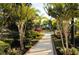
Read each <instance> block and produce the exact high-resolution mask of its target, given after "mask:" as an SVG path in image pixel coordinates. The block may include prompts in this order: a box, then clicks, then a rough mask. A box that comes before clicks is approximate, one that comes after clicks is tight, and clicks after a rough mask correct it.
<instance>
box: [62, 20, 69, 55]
mask: <svg viewBox="0 0 79 59" xmlns="http://www.w3.org/2000/svg"><path fill="white" fill-rule="evenodd" d="M68 26H69V24H68V21H64V26H63V29H64V35H65V43H66V54H69V49H68Z"/></svg>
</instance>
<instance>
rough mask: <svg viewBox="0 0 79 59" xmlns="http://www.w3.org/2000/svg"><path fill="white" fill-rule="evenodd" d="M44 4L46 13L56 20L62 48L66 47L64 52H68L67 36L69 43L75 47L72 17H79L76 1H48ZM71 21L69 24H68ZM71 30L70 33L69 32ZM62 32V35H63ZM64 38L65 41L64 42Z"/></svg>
mask: <svg viewBox="0 0 79 59" xmlns="http://www.w3.org/2000/svg"><path fill="white" fill-rule="evenodd" d="M44 5H45V11H46V13H47V14H48V15H49V16H51V17H53V18H55V19H56V20H57V27H58V29H59V31H60V36H61V40H62V47H63V49H64V48H65V47H66V50H67V51H66V52H65V54H69V50H68V48H69V40H68V39H69V36H71V40H70V41H71V44H73V46H74V47H75V39H74V18H77V17H79V4H78V3H48V4H44ZM70 23H71V24H70ZM70 32H71V34H70ZM63 34H64V37H63ZM64 39H65V43H64Z"/></svg>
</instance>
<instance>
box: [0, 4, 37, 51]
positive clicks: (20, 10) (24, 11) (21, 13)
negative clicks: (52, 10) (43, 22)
mask: <svg viewBox="0 0 79 59" xmlns="http://www.w3.org/2000/svg"><path fill="white" fill-rule="evenodd" d="M37 11H38V10H36V9H35V8H33V7H32V4H31V3H5V4H0V26H1V27H0V29H1V30H2V29H3V28H4V27H7V26H9V25H11V24H15V25H16V26H17V28H18V32H19V40H20V46H21V50H24V44H23V41H24V38H25V32H26V31H27V30H26V29H27V28H26V24H27V22H28V21H31V22H33V20H34V19H35V18H36V17H37V16H36V14H37ZM29 26H30V25H28V27H29Z"/></svg>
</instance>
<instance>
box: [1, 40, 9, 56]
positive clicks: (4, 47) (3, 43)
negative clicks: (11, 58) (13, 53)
mask: <svg viewBox="0 0 79 59" xmlns="http://www.w3.org/2000/svg"><path fill="white" fill-rule="evenodd" d="M9 47H10V45H9V44H8V43H5V42H3V41H0V55H2V54H5V52H4V50H5V49H6V48H9Z"/></svg>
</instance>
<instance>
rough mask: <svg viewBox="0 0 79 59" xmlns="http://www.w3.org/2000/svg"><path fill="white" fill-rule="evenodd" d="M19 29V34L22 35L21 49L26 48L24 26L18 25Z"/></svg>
mask: <svg viewBox="0 0 79 59" xmlns="http://www.w3.org/2000/svg"><path fill="white" fill-rule="evenodd" d="M18 30H19V36H20V38H19V39H20V47H21V50H24V44H23V40H24V37H23V36H24V35H23V27H22V26H20V25H18Z"/></svg>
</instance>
